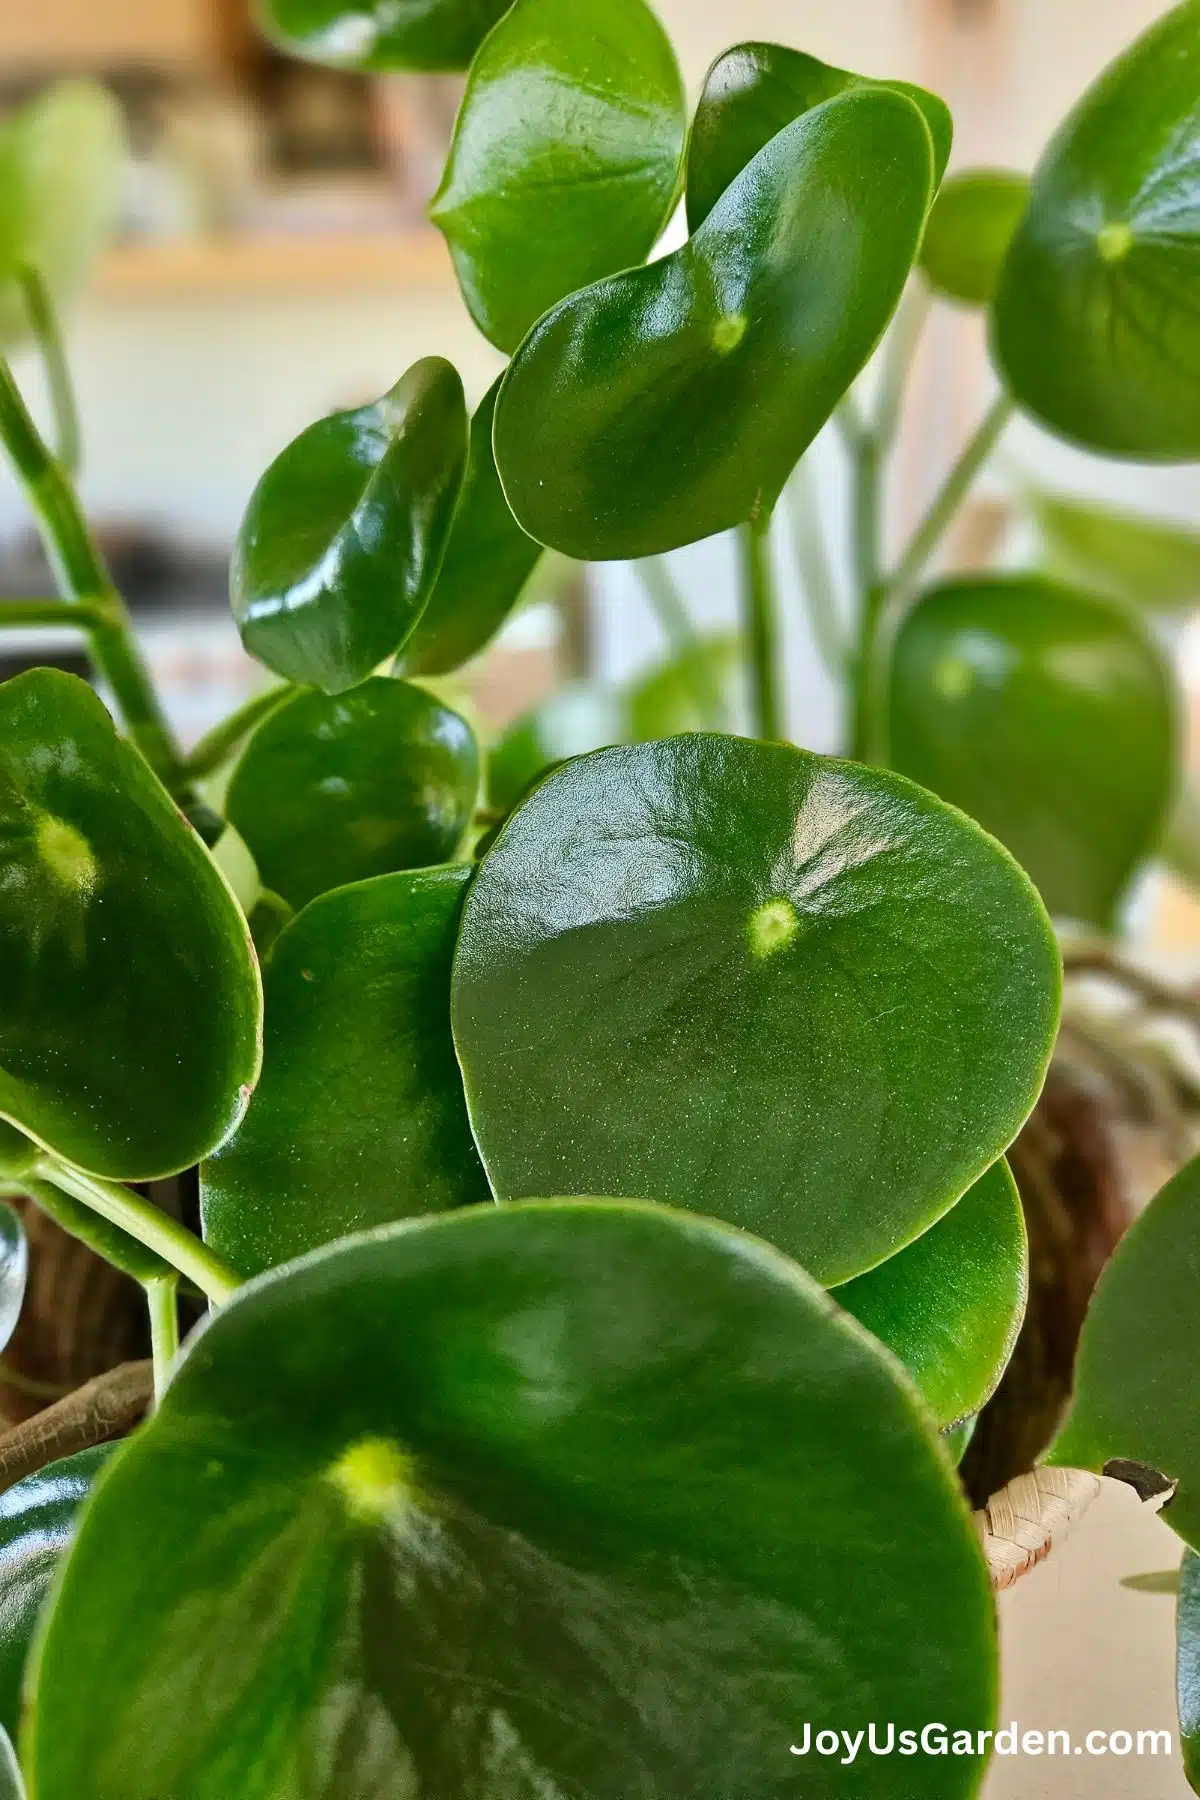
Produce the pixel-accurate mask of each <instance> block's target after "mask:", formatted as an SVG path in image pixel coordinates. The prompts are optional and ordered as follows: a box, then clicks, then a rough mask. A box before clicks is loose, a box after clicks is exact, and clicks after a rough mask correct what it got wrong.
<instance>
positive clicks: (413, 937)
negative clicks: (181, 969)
mask: <svg viewBox="0 0 1200 1800" xmlns="http://www.w3.org/2000/svg"><path fill="white" fill-rule="evenodd" d="M469 878H470V870H469V869H466V868H462V869H429V870H422V871H421V872H420V873H418V874H415V875H383V876H380V877H379V878H378V879H377V880H375V881H363V882H358V883H356V884H355V885H354V886H353V887H345V888H339V890H338V891H337V893H334V894H326V895H325V896H324V897H323V898H322V899H320V900H314V901H313V903H312V905H311V906H309V907H306V908H305V910H304V911H303V912H302V913H301V914H300V916H299V917H298V918H297V919H296V921H295V922H294V924H292V925H290V926H289V927H288V928H287V930H286V931H285V932H284V933H283V935H282V936H281V937H280V939H279V940H278V942H277V944H276V946H275V951H274V954H273V955H272V957H271V963H270V967H269V969H268V970H267V975H266V997H267V1033H266V1051H265V1055H264V1059H263V1073H262V1080H261V1081H260V1082H259V1085H258V1088H257V1089H256V1091H255V1094H254V1098H253V1100H252V1101H251V1102H250V1109H249V1111H248V1112H247V1114H246V1117H245V1119H244V1120H243V1121H242V1123H241V1125H240V1127H239V1128H238V1131H237V1132H236V1134H235V1135H234V1137H233V1138H232V1139H231V1140H230V1142H229V1143H228V1144H226V1145H225V1146H224V1148H223V1149H221V1150H220V1151H219V1152H218V1153H217V1155H216V1156H215V1157H213V1158H212V1159H211V1160H210V1161H209V1162H208V1163H206V1164H205V1166H204V1169H203V1172H202V1189H201V1192H202V1200H203V1209H204V1235H205V1237H206V1239H207V1240H208V1241H209V1242H210V1243H211V1244H213V1245H215V1246H216V1248H217V1249H218V1250H219V1251H220V1252H221V1254H222V1255H223V1256H225V1257H227V1258H228V1259H229V1261H230V1262H231V1263H232V1264H233V1265H234V1267H235V1268H237V1269H240V1270H242V1271H243V1272H244V1273H248V1274H257V1273H258V1272H259V1271H260V1270H261V1269H266V1268H269V1267H270V1266H271V1264H273V1263H280V1262H286V1261H287V1260H288V1259H289V1258H291V1257H293V1256H300V1255H302V1254H303V1253H304V1252H305V1251H306V1250H313V1249H316V1248H317V1246H318V1245H320V1244H327V1243H331V1242H332V1241H333V1239H334V1238H338V1237H344V1236H346V1235H347V1234H348V1233H350V1232H352V1231H361V1230H363V1229H364V1228H365V1227H367V1226H370V1225H382V1224H387V1223H390V1222H391V1221H392V1220H393V1219H402V1218H407V1217H410V1216H412V1215H414V1214H417V1213H425V1212H437V1211H440V1210H442V1209H443V1208H446V1207H450V1206H460V1205H463V1204H464V1203H469V1202H471V1201H480V1200H489V1199H490V1198H491V1194H490V1192H489V1189H488V1185H487V1181H486V1179H485V1177H484V1173H483V1170H482V1168H481V1167H480V1163H479V1158H478V1156H477V1155H476V1152H475V1146H474V1143H473V1142H472V1139H471V1127H470V1125H469V1123H468V1121H467V1109H466V1103H465V1101H464V1099H463V1091H462V1077H461V1076H460V1074H459V1072H458V1063H457V1062H456V1061H455V1057H454V1044H453V1041H452V1039H451V1036H450V968H451V964H452V961H453V958H454V943H455V938H456V936H457V934H458V920H459V914H460V912H461V910H462V898H463V891H464V889H465V887H466V884H467V881H468V880H469Z"/></svg>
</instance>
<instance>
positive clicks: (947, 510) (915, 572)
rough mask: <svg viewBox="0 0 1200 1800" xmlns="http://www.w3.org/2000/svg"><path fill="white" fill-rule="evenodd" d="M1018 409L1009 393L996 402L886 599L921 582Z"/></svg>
mask: <svg viewBox="0 0 1200 1800" xmlns="http://www.w3.org/2000/svg"><path fill="white" fill-rule="evenodd" d="M1014 410H1015V408H1014V404H1013V402H1012V400H1010V399H1009V397H1008V395H1007V394H1001V395H1000V396H999V397H998V398H997V399H996V400H995V401H993V403H992V405H991V406H990V407H989V409H988V411H987V413H986V414H985V416H984V418H983V420H982V422H981V424H980V426H979V429H978V430H977V431H976V433H975V435H974V437H973V438H972V439H971V441H970V442H969V443H968V444H967V446H966V448H965V449H964V450H963V453H962V455H961V456H960V457H959V459H958V461H957V462H956V463H955V465H954V467H953V468H952V469H951V471H950V473H949V475H948V476H947V477H946V479H945V481H944V482H943V483H942V486H941V489H940V491H939V492H938V494H937V497H936V498H935V500H934V501H933V504H932V505H931V506H930V508H929V511H928V512H927V513H926V514H925V517H924V518H923V519H922V521H921V523H920V524H919V525H918V527H917V529H916V531H915V533H914V534H913V538H912V542H911V543H910V544H909V546H908V549H907V550H906V551H905V552H904V555H903V556H902V557H901V559H900V561H899V563H898V564H897V566H896V569H895V571H894V573H893V574H892V575H891V576H889V578H888V581H887V584H886V591H885V598H890V596H891V595H892V594H898V593H907V592H908V590H909V589H910V588H911V587H912V586H913V584H914V582H916V581H917V580H918V579H919V577H920V576H921V574H922V572H923V570H924V568H925V565H926V564H927V563H928V561H929V559H930V557H931V556H932V555H933V553H934V551H935V550H936V549H937V547H938V545H939V544H940V543H941V541H942V539H943V537H944V536H945V535H946V532H947V531H948V530H949V528H950V526H951V524H952V523H953V521H954V517H955V515H956V514H957V512H958V509H959V507H960V506H961V505H962V503H963V501H964V500H965V499H966V497H967V494H968V493H969V492H970V490H971V488H972V487H973V486H974V484H975V480H976V477H977V476H978V475H979V473H980V471H981V470H982V468H983V466H984V464H985V463H986V462H987V460H988V458H989V456H991V454H992V452H993V450H994V449H995V448H996V445H997V444H998V443H999V442H1000V438H1001V436H1002V435H1003V432H1004V428H1005V426H1006V425H1007V424H1008V422H1009V420H1010V419H1011V418H1012V416H1013V412H1014Z"/></svg>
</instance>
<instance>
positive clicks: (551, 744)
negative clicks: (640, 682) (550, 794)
mask: <svg viewBox="0 0 1200 1800" xmlns="http://www.w3.org/2000/svg"><path fill="white" fill-rule="evenodd" d="M629 735H630V721H629V708H628V705H627V703H626V700H625V697H624V696H623V695H622V694H619V693H618V692H617V691H616V690H615V689H614V688H610V687H606V686H604V685H603V683H601V682H598V681H576V682H568V683H567V685H566V686H565V687H561V688H558V689H557V690H556V691H555V692H554V693H553V694H551V695H550V697H549V699H547V700H543V701H542V703H541V704H540V705H539V706H535V707H532V708H531V709H530V711H529V712H527V713H522V714H521V716H520V718H518V719H514V720H513V722H512V724H511V725H509V726H508V727H507V728H506V729H505V730H504V731H503V732H501V734H500V736H499V737H498V738H497V740H496V742H495V744H494V745H493V746H492V750H491V754H490V755H489V757H488V799H489V800H490V801H491V803H492V805H493V807H495V809H496V810H497V811H498V812H502V813H507V812H511V811H512V808H513V807H514V806H515V805H516V804H517V802H518V801H519V800H520V799H521V798H522V796H523V795H524V793H525V791H526V789H527V788H529V787H531V786H532V784H533V783H534V782H535V781H536V780H537V779H538V778H539V776H542V775H545V774H546V773H547V772H548V771H549V770H550V769H552V768H553V767H554V766H555V764H556V763H560V762H565V761H566V759H567V758H568V757H570V756H583V755H584V754H585V753H586V752H587V751H589V750H601V749H603V748H604V747H605V745H607V744H623V743H625V742H626V741H627V739H628V738H629Z"/></svg>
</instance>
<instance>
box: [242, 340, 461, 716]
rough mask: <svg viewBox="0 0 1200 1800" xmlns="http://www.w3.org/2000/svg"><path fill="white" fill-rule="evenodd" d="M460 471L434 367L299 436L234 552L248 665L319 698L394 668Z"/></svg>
mask: <svg viewBox="0 0 1200 1800" xmlns="http://www.w3.org/2000/svg"><path fill="white" fill-rule="evenodd" d="M466 460H467V414H466V402H465V400H464V398H463V390H462V383H461V381H460V380H459V378H458V375H457V373H456V372H455V370H454V369H453V368H452V367H451V365H450V364H449V363H448V362H443V361H442V359H441V358H440V357H437V356H429V357H426V358H425V359H424V360H423V361H422V362H419V363H415V364H414V365H413V367H412V368H411V369H410V370H409V371H408V373H407V375H405V376H404V377H403V379H402V380H401V381H399V382H398V383H397V385H396V386H395V387H394V388H393V389H392V390H391V392H390V393H388V394H385V395H384V397H383V399H382V400H377V401H376V402H375V403H374V404H373V405H371V406H363V407H360V408H358V410H357V411H355V412H345V413H334V414H333V415H332V416H331V417H330V418H328V419H321V420H320V421H319V422H318V423H317V424H316V425H310V426H309V428H308V430H307V431H303V432H301V434H300V436H299V437H298V438H296V439H295V441H294V442H293V443H291V444H289V445H288V448H287V449H286V450H285V451H284V452H283V454H282V455H281V456H279V457H278V458H277V459H276V460H275V462H273V463H272V464H271V467H270V468H269V469H268V470H267V472H266V474H265V475H264V476H263V478H262V480H261V481H260V482H259V484H258V487H257V488H256V489H255V491H254V494H253V496H252V497H251V500H250V505H249V507H248V509H247V511H246V516H245V518H244V519H243V521H242V525H241V530H240V531H239V533H238V540H237V544H236V547H235V550H234V557H233V564H232V567H231V570H230V587H231V591H232V596H233V611H234V616H235V618H236V619H237V622H238V627H239V629H240V631H241V634H242V639H243V642H244V643H245V645H246V648H247V650H249V651H250V653H251V655H253V656H257V657H258V659H259V661H260V662H264V663H265V664H266V665H267V667H268V668H269V669H274V670H275V672H276V674H278V675H285V676H286V677H287V678H288V679H289V680H290V681H296V682H299V683H300V684H301V685H302V686H308V687H319V688H324V690H325V691H326V693H330V694H336V693H341V692H343V691H344V690H345V689H346V688H350V687H354V686H355V685H356V684H357V683H358V682H360V681H364V680H365V679H366V677H367V676H368V675H370V674H371V672H372V670H373V669H375V668H377V667H378V665H379V664H380V663H381V662H383V661H384V660H385V658H387V657H389V656H391V655H393V654H394V653H395V652H396V651H397V650H398V649H399V648H400V647H401V645H402V644H403V643H404V641H405V639H406V638H407V637H408V636H409V634H410V633H411V632H412V631H413V629H414V628H415V626H416V624H417V621H418V620H419V618H420V617H421V614H422V612H423V611H424V610H425V605H426V602H427V601H428V599H429V595H430V593H431V592H432V589H433V585H434V582H435V581H436V580H437V574H438V570H439V568H440V567H441V562H442V557H443V555H444V553H445V549H446V542H447V538H448V536H449V533H450V525H451V520H452V518H453V516H454V508H455V505H456V503H457V501H458V495H459V489H460V488H461V486H462V480H463V472H464V470H465V468H466Z"/></svg>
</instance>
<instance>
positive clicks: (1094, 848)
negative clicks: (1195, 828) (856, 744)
mask: <svg viewBox="0 0 1200 1800" xmlns="http://www.w3.org/2000/svg"><path fill="white" fill-rule="evenodd" d="M1176 742H1177V738H1176V721H1175V702H1174V697H1173V693H1172V682H1171V677H1170V675H1169V673H1168V671H1167V669H1166V666H1165V664H1164V662H1163V659H1162V656H1161V655H1160V653H1159V651H1158V649H1157V647H1156V645H1155V644H1154V643H1153V641H1152V640H1151V638H1150V637H1149V636H1148V635H1147V633H1146V632H1145V631H1144V630H1143V629H1142V627H1141V625H1140V624H1139V623H1138V621H1137V620H1135V619H1133V618H1131V617H1130V616H1129V615H1128V613H1126V612H1125V611H1123V610H1121V609H1118V608H1116V607H1113V606H1111V605H1109V604H1107V603H1105V602H1104V601H1101V600H1095V599H1093V598H1091V597H1090V596H1089V595H1087V594H1082V593H1078V592H1076V591H1074V590H1072V589H1070V588H1065V587H1060V586H1058V585H1057V584H1055V583H1053V582H1049V581H1046V580H1043V579H1042V578H1040V577H1036V576H1035V577H1030V576H1019V575H1018V576H998V577H987V578H982V579H978V580H961V581H955V582H949V583H947V584H946V585H945V586H942V587H939V588H934V589H933V590H932V591H931V592H930V593H929V594H927V595H926V596H925V597H924V598H923V599H922V600H921V601H920V602H919V603H918V605H917V606H916V607H915V608H914V610H913V612H912V613H911V614H910V616H909V618H908V619H907V621H906V622H905V624H904V626H903V628H902V629H901V632H900V634H899V638H898V641H897V644H896V649H895V656H894V660H893V664H892V679H891V695H890V719H889V743H890V760H891V762H892V765H893V766H894V767H895V768H898V769H901V770H903V772H904V773H905V774H906V775H911V776H912V778H913V780H914V781H919V782H921V783H922V784H923V785H924V786H925V787H929V788H932V789H933V791H934V792H935V793H938V794H940V795H941V796H942V798H943V799H944V800H949V801H951V802H952V803H953V804H954V805H955V806H961V807H962V809H963V811H964V812H967V813H969V814H970V815H971V817H972V818H973V819H978V821H979V823H980V824H981V825H983V826H985V827H986V829H987V830H988V831H991V832H994V833H995V835H996V836H997V837H998V838H1000V840H1001V841H1002V842H1003V843H1005V844H1007V845H1008V847H1009V849H1010V850H1011V851H1012V853H1013V855H1014V856H1015V857H1016V858H1017V860H1018V862H1019V863H1021V865H1022V867H1023V868H1025V869H1026V870H1027V871H1028V872H1029V874H1030V875H1031V876H1032V878H1033V880H1034V882H1035V883H1036V884H1037V886H1038V888H1039V890H1040V892H1041V895H1042V898H1043V899H1044V900H1045V902H1046V905H1047V906H1048V907H1049V909H1050V911H1051V912H1052V913H1054V914H1056V915H1058V916H1061V917H1064V918H1074V919H1081V920H1086V921H1089V922H1091V923H1095V924H1100V925H1108V924H1110V923H1111V921H1112V917H1113V913H1114V911H1115V909H1116V906H1117V903H1118V901H1119V900H1120V898H1121V896H1122V894H1123V893H1124V891H1125V888H1126V886H1127V885H1128V882H1129V880H1130V878H1131V876H1132V875H1133V874H1134V872H1135V870H1136V869H1137V867H1138V865H1139V863H1140V862H1141V860H1142V859H1143V857H1145V856H1147V855H1148V854H1149V853H1150V851H1151V850H1152V849H1153V847H1154V845H1155V842H1156V840H1157V838H1158V835H1159V832H1160V830H1161V827H1162V824H1163V821H1164V818H1165V816H1166V811H1167V808H1168V805H1169V803H1170V798H1171V790H1172V785H1173V781H1174V770H1175V760H1176Z"/></svg>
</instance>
